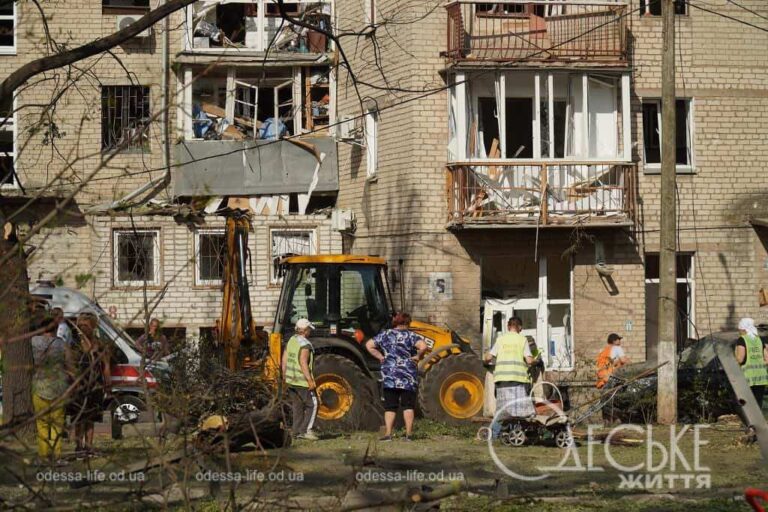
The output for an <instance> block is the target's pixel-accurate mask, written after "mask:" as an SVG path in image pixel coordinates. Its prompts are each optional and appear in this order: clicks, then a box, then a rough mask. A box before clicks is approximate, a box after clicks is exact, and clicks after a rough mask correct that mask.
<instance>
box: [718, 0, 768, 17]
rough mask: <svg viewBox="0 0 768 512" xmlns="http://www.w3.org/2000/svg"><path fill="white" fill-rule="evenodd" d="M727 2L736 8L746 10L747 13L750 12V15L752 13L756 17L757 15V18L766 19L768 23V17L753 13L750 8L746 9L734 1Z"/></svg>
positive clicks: (728, 0)
mask: <svg viewBox="0 0 768 512" xmlns="http://www.w3.org/2000/svg"><path fill="white" fill-rule="evenodd" d="M726 1H727V2H728V3H729V4H733V5H735V6H736V7H739V8H741V9H744V10H745V11H747V12H749V13H752V14H754V15H755V16H757V17H758V18H762V19H764V20H766V21H768V16H763V15H762V14H760V13H759V12H756V11H753V10H752V9H750V8H749V7H744V6H743V5H741V4H737V3H736V2H734V1H733V0H726Z"/></svg>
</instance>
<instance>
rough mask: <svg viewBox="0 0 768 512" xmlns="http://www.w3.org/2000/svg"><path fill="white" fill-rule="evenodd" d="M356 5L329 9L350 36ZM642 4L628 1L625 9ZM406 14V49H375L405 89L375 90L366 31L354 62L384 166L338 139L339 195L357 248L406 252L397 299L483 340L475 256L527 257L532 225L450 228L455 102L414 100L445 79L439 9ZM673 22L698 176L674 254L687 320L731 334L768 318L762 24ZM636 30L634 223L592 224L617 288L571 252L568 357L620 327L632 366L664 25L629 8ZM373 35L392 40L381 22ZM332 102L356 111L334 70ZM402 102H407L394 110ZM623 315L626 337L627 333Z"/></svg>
mask: <svg viewBox="0 0 768 512" xmlns="http://www.w3.org/2000/svg"><path fill="white" fill-rule="evenodd" d="M360 3H361V2H358V1H356V0H340V1H339V3H338V9H339V11H340V12H342V11H343V12H345V13H346V16H345V19H346V20H347V23H348V24H349V27H350V28H356V29H358V30H359V29H361V28H362V27H363V22H362V14H361V11H360ZM425 4H429V5H428V6H427V5H425ZM636 4H637V3H636V2H632V5H631V8H634V7H636V6H637V5H636ZM743 4H744V5H745V6H746V7H748V8H750V9H753V10H754V11H756V12H758V13H760V14H762V15H768V4H766V3H765V2H762V1H761V0H749V1H745V2H743ZM378 5H379V8H380V10H381V12H382V13H383V14H385V15H386V14H387V13H392V16H393V18H391V19H393V20H396V19H398V17H397V16H398V14H399V13H403V12H407V13H409V14H411V15H412V14H414V13H415V12H420V13H421V14H426V11H427V10H428V9H429V7H430V6H432V3H431V2H429V3H424V2H407V1H379V2H378ZM718 11H720V12H723V13H724V14H727V15H730V16H734V17H737V18H740V19H749V18H750V16H749V14H748V13H745V11H741V10H740V9H739V8H738V7H736V6H734V5H731V4H729V5H724V6H718ZM385 18H386V16H385ZM399 19H404V18H399ZM411 19H412V20H416V21H415V22H414V23H412V24H399V25H397V42H398V43H399V44H398V45H392V44H389V45H386V44H382V51H381V53H380V64H381V66H382V68H383V69H384V70H385V75H386V77H387V78H389V77H393V78H394V77H397V78H398V80H393V82H392V83H394V84H397V85H399V86H402V87H401V88H403V89H405V88H409V89H410V91H409V92H403V91H400V92H394V91H391V90H390V91H389V92H385V91H381V90H380V89H378V88H387V86H388V82H387V80H385V79H384V78H383V77H382V76H381V75H380V74H377V73H376V68H375V67H372V66H370V60H369V58H370V55H371V52H372V43H371V42H370V41H362V42H359V43H358V45H356V47H355V53H354V54H353V66H354V68H355V69H358V70H362V69H364V70H365V71H364V74H361V76H362V77H364V78H365V80H364V81H366V82H368V83H370V84H372V85H373V86H376V87H366V86H365V85H361V86H360V89H361V94H362V96H363V97H366V98H367V97H373V98H376V99H378V103H379V105H380V107H381V106H384V110H383V112H382V114H381V124H380V128H379V130H380V138H379V161H380V166H379V175H378V179H377V180H376V181H375V182H368V181H366V179H365V160H364V154H363V152H362V151H361V150H360V149H359V148H350V147H346V146H341V148H340V155H341V156H340V168H341V170H340V178H341V180H342V192H341V195H340V198H339V202H340V204H341V205H343V206H344V207H349V208H352V209H354V210H355V211H356V213H357V215H358V231H357V233H356V234H355V238H354V242H353V244H352V251H353V252H358V253H365V252H370V253H375V254H380V255H382V256H385V257H387V258H389V260H390V263H391V264H392V266H393V267H394V266H396V262H397V260H398V259H400V258H403V259H404V260H405V269H406V276H405V278H406V279H405V285H406V289H407V291H408V293H407V296H408V298H407V299H406V304H405V306H406V308H409V309H412V310H413V312H414V313H415V314H416V315H417V316H420V317H423V318H427V317H431V318H432V319H433V320H434V321H436V322H438V323H443V322H445V323H448V324H451V325H452V326H456V327H457V328H459V329H464V330H465V332H467V333H471V334H472V335H474V336H477V334H478V330H479V308H480V288H481V284H480V283H481V276H480V274H481V261H482V258H483V257H484V256H487V255H498V254H501V255H503V254H519V253H521V252H523V253H525V254H529V255H531V256H532V255H533V252H534V246H535V244H536V242H535V236H534V234H533V230H528V233H525V234H522V233H521V231H524V230H510V229H507V230H505V229H492V230H485V231H483V232H479V233H471V234H470V233H469V232H467V231H468V230H467V231H465V232H459V233H455V234H454V233H451V232H449V231H447V230H446V206H445V177H444V167H443V166H444V164H445V162H446V145H447V138H448V133H447V101H448V100H447V97H446V93H445V92H439V93H437V94H434V95H430V96H428V97H425V98H422V99H415V98H416V97H417V96H419V95H418V94H417V93H415V92H413V91H415V90H417V89H418V90H430V89H431V88H434V87H436V86H444V85H445V80H444V78H443V75H442V74H441V71H442V70H443V69H444V68H445V66H446V64H447V63H446V61H444V60H443V59H441V58H440V57H439V52H440V51H441V50H444V49H445V48H444V45H445V26H446V25H445V13H444V10H443V9H442V8H438V9H436V10H435V11H434V12H431V13H429V14H426V15H425V16H424V17H419V16H412V17H411ZM753 21H755V20H753ZM677 27H678V36H679V39H678V48H679V49H678V54H679V67H678V78H677V84H678V85H677V88H678V96H680V97H690V98H693V103H694V127H695V129H694V158H695V164H696V173H695V174H694V175H689V176H682V175H681V176H680V177H679V180H678V182H679V185H678V188H679V197H680V202H679V207H678V216H679V220H680V227H681V229H680V234H679V239H680V250H681V251H694V252H695V253H696V258H695V269H696V270H695V281H696V283H695V295H696V304H695V321H696V323H697V326H698V329H699V332H700V334H701V335H703V334H705V333H706V332H708V331H709V330H710V329H712V330H718V329H725V328H733V327H734V326H735V323H736V322H737V321H738V318H739V317H741V316H746V315H752V316H754V317H755V318H756V319H757V320H758V321H768V315H766V312H765V310H760V309H759V307H758V303H757V291H758V290H759V288H760V287H761V286H764V285H768V282H766V275H767V274H766V270H765V269H766V268H768V267H766V263H767V262H768V258H767V257H766V248H765V244H766V235H765V234H764V233H762V238H760V239H758V236H757V235H756V234H755V231H754V229H753V228H752V227H751V226H750V225H749V223H748V217H749V216H758V217H759V216H763V217H768V212H767V211H766V209H767V208H768V203H766V201H765V200H764V199H763V198H764V197H765V189H766V188H767V186H768V178H766V175H765V173H764V172H763V169H762V167H763V162H764V161H765V160H766V158H768V143H766V141H765V135H766V133H768V115H766V114H768V112H767V111H766V109H768V87H766V86H767V84H768V72H767V71H766V70H767V69H768V66H767V65H766V64H768V52H766V51H765V48H768V34H766V33H764V32H760V31H757V30H755V29H750V28H749V27H745V26H743V25H739V24H737V23H734V22H732V21H728V20H725V19H723V18H720V17H717V16H715V15H712V14H708V13H705V12H703V11H700V10H695V9H693V10H692V12H691V13H690V15H689V16H684V17H678V22H677ZM631 30H632V37H631V38H630V40H631V41H632V55H633V61H632V69H633V73H632V96H631V101H632V127H633V142H634V143H635V150H634V151H633V153H634V154H633V159H634V160H635V161H637V162H639V172H640V177H639V183H640V197H641V204H640V219H639V220H640V221H641V229H639V230H637V231H635V230H629V231H624V230H621V229H618V228H617V229H602V230H592V231H588V233H589V234H591V235H592V236H594V237H596V238H597V239H600V240H602V241H603V242H604V244H605V247H606V258H607V263H608V264H609V265H611V266H613V267H614V274H613V276H612V278H613V281H614V283H613V286H612V287H611V286H608V285H607V284H606V283H605V282H604V280H602V279H601V278H600V277H599V275H598V274H597V272H596V271H595V269H594V263H595V255H594V246H593V244H592V242H590V241H586V242H584V244H583V245H582V247H581V248H580V249H579V251H578V252H577V253H576V255H575V258H574V262H575V266H574V302H575V312H574V318H573V320H574V334H575V349H576V352H577V353H579V352H583V353H584V354H585V355H587V356H589V357H594V355H595V354H596V353H597V351H598V350H599V348H600V347H601V346H602V345H603V343H604V340H605V337H606V335H607V334H608V333H609V332H611V331H617V332H620V333H623V334H625V335H626V336H625V345H626V347H627V350H628V352H629V355H630V357H632V358H633V359H635V360H641V359H643V358H644V357H645V355H646V354H645V279H644V268H643V258H644V253H645V252H654V251H658V226H659V223H658V222H659V176H657V175H651V174H645V173H644V172H643V171H644V169H643V165H642V155H643V141H642V111H641V100H642V99H643V98H658V97H659V96H660V89H661V83H660V68H661V67H660V64H661V62H660V52H661V32H660V30H661V20H660V19H659V18H655V17H641V16H639V15H637V14H634V15H633V16H632V19H631ZM377 35H378V36H379V38H381V39H386V36H385V35H384V30H383V29H382V28H381V27H380V28H379V29H378V30H377ZM404 77H405V78H404ZM402 84H407V87H406V86H404V85H402ZM339 98H340V104H339V111H340V112H342V113H348V114H359V113H360V106H359V102H358V101H357V98H356V97H355V94H354V89H353V88H352V87H351V86H350V85H349V82H348V80H347V77H346V76H345V75H344V74H343V73H342V74H341V76H340V80H339ZM404 100H409V102H408V103H405V104H404V105H402V106H399V107H397V108H389V105H391V104H393V103H399V102H403V101H404ZM572 236H573V233H572V232H571V231H570V230H569V231H566V230H552V231H549V232H547V231H546V230H542V231H541V232H540V239H539V243H540V244H545V245H546V244H547V243H549V244H550V246H551V248H550V249H549V250H552V251H555V253H557V251H562V250H563V249H564V248H565V247H567V246H568V245H569V244H570V240H571V238H572ZM538 250H539V251H543V250H545V249H544V246H542V245H540V246H539V249H538ZM540 254H543V253H541V252H540ZM436 271H447V272H452V273H453V276H454V287H453V288H454V299H453V300H452V301H447V302H444V303H443V302H437V303H436V302H434V301H430V299H429V295H428V290H426V289H425V286H426V284H427V282H428V277H429V273H430V272H436ZM457 278H458V279H457ZM395 295H396V296H397V295H398V294H397V293H395ZM628 321H631V324H632V331H631V332H625V331H626V326H627V322H628Z"/></svg>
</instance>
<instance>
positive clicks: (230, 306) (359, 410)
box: [220, 214, 485, 430]
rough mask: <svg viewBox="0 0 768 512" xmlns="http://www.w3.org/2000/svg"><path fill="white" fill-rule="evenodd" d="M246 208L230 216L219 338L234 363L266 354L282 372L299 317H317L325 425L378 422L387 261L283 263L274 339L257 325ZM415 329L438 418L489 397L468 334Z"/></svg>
mask: <svg viewBox="0 0 768 512" xmlns="http://www.w3.org/2000/svg"><path fill="white" fill-rule="evenodd" d="M249 229H250V223H249V221H248V218H247V217H246V216H245V215H242V214H239V215H236V216H234V217H230V218H229V219H228V221H227V250H228V252H227V264H226V265H225V279H224V307H223V310H222V318H221V325H220V341H221V343H222V345H223V347H224V350H225V354H226V359H227V364H228V365H229V367H230V368H233V369H235V368H241V367H247V366H249V365H251V364H254V363H256V362H259V361H261V360H262V359H263V358H266V361H265V362H266V364H265V368H266V369H265V371H266V372H267V374H268V376H270V377H271V378H273V379H274V381H275V383H276V385H277V384H279V383H280V381H281V379H279V378H278V377H279V368H280V365H279V361H280V355H281V353H282V349H283V347H284V346H285V342H287V340H288V339H289V338H290V336H292V335H293V329H294V325H295V324H296V321H297V320H298V319H300V318H307V319H309V320H310V321H311V322H312V323H313V324H314V325H315V327H316V329H315V330H314V331H313V332H312V336H311V341H312V344H313V346H314V348H315V364H314V374H315V381H316V382H317V392H318V395H319V396H320V401H321V406H320V410H319V411H318V427H319V428H326V429H331V430H340V429H342V430H348V429H366V428H375V427H377V426H378V425H380V416H381V400H380V389H379V382H380V380H381V379H380V376H381V374H380V368H379V363H378V361H376V360H375V359H374V358H372V357H371V356H370V355H369V354H368V352H367V351H366V350H365V342H366V341H367V340H368V339H370V338H371V337H373V336H375V335H376V334H378V333H379V332H380V331H381V330H383V329H386V328H388V327H390V325H391V320H392V316H393V313H394V308H393V306H392V301H391V295H390V289H389V284H388V283H387V263H386V261H385V260H383V259H382V258H378V257H373V256H355V255H346V254H345V255H318V256H294V257H288V258H286V259H284V260H283V261H282V262H281V263H280V268H279V274H280V276H281V278H282V290H281V292H280V299H279V302H278V306H277V312H276V314H275V321H274V328H273V331H272V333H271V335H269V339H268V341H267V340H266V339H265V336H266V335H265V334H263V333H259V332H256V330H255V329H254V326H253V320H252V317H251V312H250V299H249V296H248V284H247V279H246V256H247V255H246V249H245V248H246V247H247V244H246V241H247V233H248V231H249ZM411 327H412V329H413V330H414V331H415V332H416V333H417V334H419V335H421V336H422V337H423V338H424V340H425V341H426V343H427V345H428V347H429V351H428V352H427V356H426V357H425V358H424V359H423V360H422V361H421V363H420V365H419V370H420V372H421V381H420V386H419V408H420V410H421V413H422V414H423V415H424V416H425V417H427V418H431V419H435V420H439V421H444V422H449V423H460V422H464V421H467V420H469V419H470V418H472V417H473V416H475V415H477V414H478V413H479V412H480V410H481V409H482V406H483V382H484V374H485V370H484V368H483V365H482V363H481V361H480V359H479V358H478V356H477V355H476V354H475V353H474V352H473V351H472V349H471V348H470V344H469V342H468V341H467V340H466V339H464V338H462V337H461V336H459V335H458V334H457V333H456V332H454V331H452V330H449V329H445V328H442V327H437V326H434V325H430V324H427V323H423V322H418V321H414V322H413V323H412V325H411Z"/></svg>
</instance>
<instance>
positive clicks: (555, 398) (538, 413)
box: [478, 381, 573, 448]
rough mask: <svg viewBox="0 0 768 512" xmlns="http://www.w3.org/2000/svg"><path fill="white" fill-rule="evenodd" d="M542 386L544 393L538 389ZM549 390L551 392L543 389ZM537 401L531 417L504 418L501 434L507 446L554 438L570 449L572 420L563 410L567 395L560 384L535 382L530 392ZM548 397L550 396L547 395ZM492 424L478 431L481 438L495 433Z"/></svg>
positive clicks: (560, 445)
mask: <svg viewBox="0 0 768 512" xmlns="http://www.w3.org/2000/svg"><path fill="white" fill-rule="evenodd" d="M539 388H541V391H542V393H540V394H537V393H536V391H538V390H539ZM545 389H547V391H548V392H547V394H544V393H543V391H544V390H545ZM529 397H530V399H531V401H533V403H534V410H535V414H533V415H531V416H528V417H507V418H500V420H499V421H500V423H501V433H500V434H499V439H501V442H502V443H504V444H505V445H507V446H523V445H525V444H526V443H531V442H536V441H544V440H547V439H550V438H551V439H554V442H555V445H556V446H557V447H558V448H567V447H569V446H571V445H572V444H573V432H572V431H571V421H570V418H569V417H568V415H567V414H565V412H564V411H563V409H562V407H563V395H562V393H561V392H560V390H559V389H558V387H557V386H556V385H555V384H553V383H551V382H547V381H540V382H537V383H536V384H534V385H533V386H532V388H531V392H530V393H529ZM544 397H546V398H544ZM491 435H492V433H491V429H490V428H489V427H482V428H481V429H480V430H479V431H478V438H479V439H483V440H487V439H488V437H489V436H491Z"/></svg>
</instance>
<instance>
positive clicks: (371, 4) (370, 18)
mask: <svg viewBox="0 0 768 512" xmlns="http://www.w3.org/2000/svg"><path fill="white" fill-rule="evenodd" d="M363 10H364V11H365V24H366V25H376V21H377V20H376V18H377V16H376V0H363Z"/></svg>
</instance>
